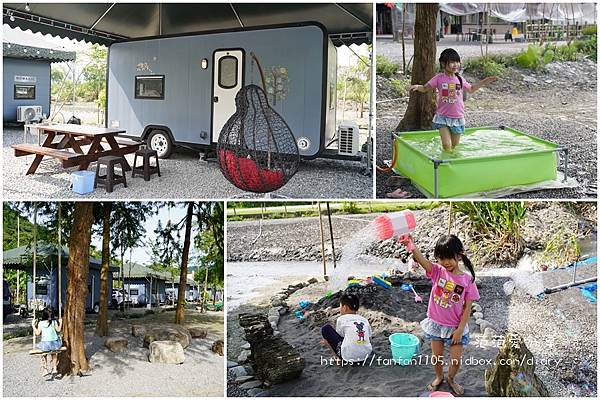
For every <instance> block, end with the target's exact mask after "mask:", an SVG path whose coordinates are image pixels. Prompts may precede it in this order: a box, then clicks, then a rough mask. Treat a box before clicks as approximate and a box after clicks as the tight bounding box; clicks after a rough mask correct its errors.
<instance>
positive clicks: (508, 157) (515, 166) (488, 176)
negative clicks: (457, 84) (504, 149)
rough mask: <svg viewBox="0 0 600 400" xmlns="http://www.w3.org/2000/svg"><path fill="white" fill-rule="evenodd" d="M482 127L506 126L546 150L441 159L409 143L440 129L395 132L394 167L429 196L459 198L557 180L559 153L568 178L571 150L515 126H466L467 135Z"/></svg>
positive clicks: (435, 133) (435, 132) (431, 134)
mask: <svg viewBox="0 0 600 400" xmlns="http://www.w3.org/2000/svg"><path fill="white" fill-rule="evenodd" d="M480 129H503V130H506V131H509V132H511V133H513V134H514V135H515V136H517V135H522V136H527V137H529V138H530V139H531V140H533V141H535V142H537V143H538V144H542V145H543V146H544V147H545V148H546V149H543V150H535V151H522V152H515V153H510V154H498V155H491V156H481V157H465V158H457V159H450V160H438V159H435V158H432V157H430V156H428V155H427V154H425V153H423V152H421V151H420V150H419V149H417V148H415V147H414V146H412V145H411V143H410V138H411V137H415V136H421V137H422V136H426V137H431V138H434V137H436V136H438V135H439V133H438V131H437V130H431V131H417V132H404V133H399V134H394V146H395V150H396V162H395V163H394V165H393V166H392V167H393V170H394V172H395V173H397V174H400V175H404V176H406V177H408V178H410V180H411V181H412V183H413V184H414V185H415V186H416V187H417V188H418V189H419V190H420V191H421V192H423V194H425V195H426V196H427V197H434V198H449V197H460V196H461V195H468V194H473V193H479V192H486V191H492V190H498V189H503V188H509V187H514V186H521V185H530V184H534V183H538V182H544V181H550V180H556V178H557V164H558V154H559V153H562V154H563V167H564V181H566V180H567V167H568V162H569V161H568V160H569V158H568V150H567V149H566V148H562V147H560V146H559V145H557V144H556V143H552V142H550V141H547V140H543V139H540V138H538V137H535V136H532V135H528V134H526V133H523V132H520V131H518V130H516V129H511V128H507V127H504V126H500V127H479V128H468V129H465V133H464V135H469V134H472V133H473V132H475V131H477V130H480Z"/></svg>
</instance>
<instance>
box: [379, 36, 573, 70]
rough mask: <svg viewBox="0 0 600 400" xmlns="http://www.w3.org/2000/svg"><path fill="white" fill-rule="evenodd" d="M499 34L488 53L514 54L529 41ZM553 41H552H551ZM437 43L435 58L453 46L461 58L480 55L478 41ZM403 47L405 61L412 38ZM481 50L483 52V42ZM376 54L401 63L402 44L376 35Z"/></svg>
mask: <svg viewBox="0 0 600 400" xmlns="http://www.w3.org/2000/svg"><path fill="white" fill-rule="evenodd" d="M499 37H500V36H497V37H495V38H494V40H495V42H494V43H490V44H488V54H499V53H502V54H516V53H518V52H520V51H521V50H523V49H526V48H527V46H528V45H529V43H517V42H504V40H503V39H504V35H502V40H500V39H499ZM553 43H554V42H553ZM556 43H557V44H558V45H561V44H566V43H567V42H556ZM436 45H437V54H436V59H437V58H438V57H439V55H440V54H441V52H442V51H444V49H447V48H453V49H456V51H458V54H460V56H461V59H466V58H470V57H481V48H480V44H479V42H463V41H456V36H454V35H451V36H446V37H445V38H443V39H440V41H439V42H437V43H436ZM404 48H405V50H406V62H407V63H408V60H410V59H411V58H412V57H413V55H414V41H413V40H412V39H406V40H405V41H404ZM483 51H484V52H485V43H484V44H483ZM377 54H379V55H383V56H385V57H386V58H387V59H388V60H390V61H393V62H396V63H401V64H402V44H401V43H399V42H394V41H393V39H392V38H391V36H378V37H377Z"/></svg>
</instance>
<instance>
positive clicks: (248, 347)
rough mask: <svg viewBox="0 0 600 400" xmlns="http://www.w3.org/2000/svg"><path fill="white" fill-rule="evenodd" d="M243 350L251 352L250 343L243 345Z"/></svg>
mask: <svg viewBox="0 0 600 400" xmlns="http://www.w3.org/2000/svg"><path fill="white" fill-rule="evenodd" d="M242 350H250V343H248V342H246V343H244V344H243V345H242Z"/></svg>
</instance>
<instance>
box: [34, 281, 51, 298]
mask: <svg viewBox="0 0 600 400" xmlns="http://www.w3.org/2000/svg"><path fill="white" fill-rule="evenodd" d="M35 295H36V296H37V295H41V296H47V295H48V284H46V283H39V282H38V283H37V284H36V285H35Z"/></svg>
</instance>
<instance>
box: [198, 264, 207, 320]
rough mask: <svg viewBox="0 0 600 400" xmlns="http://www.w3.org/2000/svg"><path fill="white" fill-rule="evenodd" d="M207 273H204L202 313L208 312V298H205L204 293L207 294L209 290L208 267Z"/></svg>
mask: <svg viewBox="0 0 600 400" xmlns="http://www.w3.org/2000/svg"><path fill="white" fill-rule="evenodd" d="M205 269H206V271H205V273H204V288H203V290H202V303H200V304H201V307H200V312H204V311H206V305H205V304H206V300H207V299H206V298H205V297H204V293H206V289H207V288H208V266H206V268H205Z"/></svg>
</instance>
